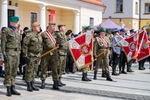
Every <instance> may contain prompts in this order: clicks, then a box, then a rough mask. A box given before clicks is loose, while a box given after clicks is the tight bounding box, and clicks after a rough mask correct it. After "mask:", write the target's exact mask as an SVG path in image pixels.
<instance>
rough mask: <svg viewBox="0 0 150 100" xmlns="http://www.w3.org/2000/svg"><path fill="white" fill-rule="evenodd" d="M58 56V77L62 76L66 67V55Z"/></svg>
mask: <svg viewBox="0 0 150 100" xmlns="http://www.w3.org/2000/svg"><path fill="white" fill-rule="evenodd" d="M59 58H60V64H59V68H58V73H59V78H61V77H62V74H63V72H64V71H65V69H66V56H59Z"/></svg>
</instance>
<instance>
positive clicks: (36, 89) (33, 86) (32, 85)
mask: <svg viewBox="0 0 150 100" xmlns="http://www.w3.org/2000/svg"><path fill="white" fill-rule="evenodd" d="M31 88H32V89H33V90H35V91H39V89H38V88H37V87H35V85H34V82H33V81H32V82H31Z"/></svg>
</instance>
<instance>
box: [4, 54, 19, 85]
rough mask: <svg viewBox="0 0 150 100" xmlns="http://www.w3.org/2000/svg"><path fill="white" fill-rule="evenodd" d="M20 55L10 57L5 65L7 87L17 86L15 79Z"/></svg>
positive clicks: (5, 83)
mask: <svg viewBox="0 0 150 100" xmlns="http://www.w3.org/2000/svg"><path fill="white" fill-rule="evenodd" d="M19 58H20V57H19V55H16V56H8V61H7V62H6V63H5V78H4V85H5V86H15V78H16V75H17V68H18V65H19Z"/></svg>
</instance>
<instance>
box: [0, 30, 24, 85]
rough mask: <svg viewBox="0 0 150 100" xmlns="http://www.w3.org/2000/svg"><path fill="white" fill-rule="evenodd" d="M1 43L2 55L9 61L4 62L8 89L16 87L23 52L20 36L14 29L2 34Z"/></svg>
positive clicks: (5, 81) (5, 83) (5, 82)
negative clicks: (21, 51)
mask: <svg viewBox="0 0 150 100" xmlns="http://www.w3.org/2000/svg"><path fill="white" fill-rule="evenodd" d="M1 42H2V43H1V47H2V53H3V55H4V57H7V61H4V63H5V79H4V85H5V86H6V87H7V86H15V77H16V75H17V68H18V65H19V57H20V50H21V44H20V34H19V32H18V30H16V31H14V30H13V28H6V29H5V32H4V33H3V34H2V40H1ZM4 60H5V59H4Z"/></svg>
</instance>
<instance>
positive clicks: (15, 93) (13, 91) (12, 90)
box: [11, 86, 21, 95]
mask: <svg viewBox="0 0 150 100" xmlns="http://www.w3.org/2000/svg"><path fill="white" fill-rule="evenodd" d="M11 94H14V95H21V94H20V93H19V92H17V91H16V89H15V86H11Z"/></svg>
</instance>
